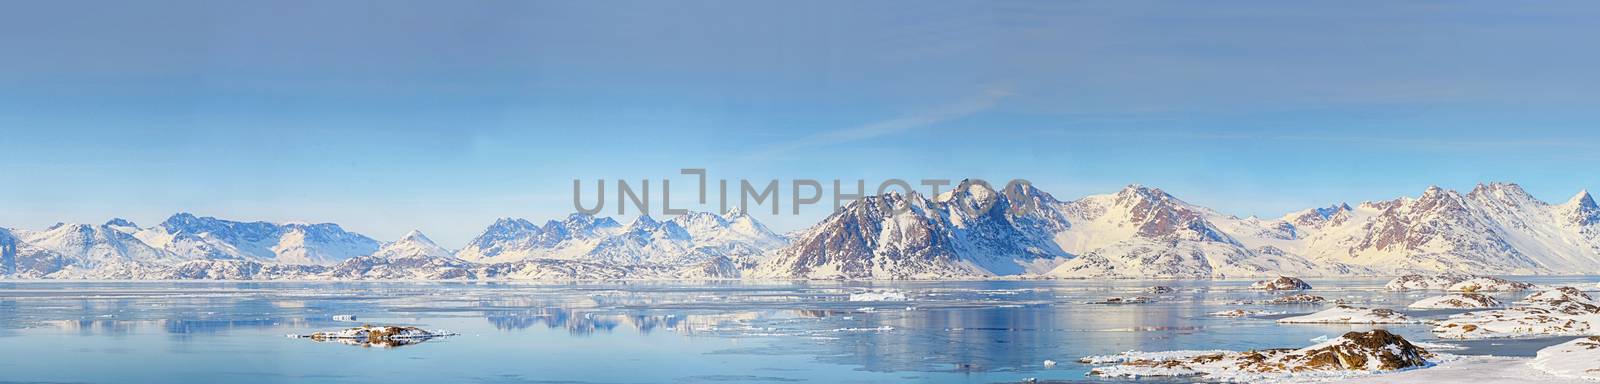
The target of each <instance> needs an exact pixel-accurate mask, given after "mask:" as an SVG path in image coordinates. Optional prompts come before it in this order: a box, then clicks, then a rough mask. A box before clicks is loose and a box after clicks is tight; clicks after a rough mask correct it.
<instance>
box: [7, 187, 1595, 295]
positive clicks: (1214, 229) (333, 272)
mask: <svg viewBox="0 0 1600 384" xmlns="http://www.w3.org/2000/svg"><path fill="white" fill-rule="evenodd" d="M1597 268H1600V206H1597V205H1596V203H1595V201H1594V198H1593V197H1592V196H1590V195H1589V193H1588V192H1580V193H1578V194H1577V195H1575V196H1573V197H1572V198H1570V199H1567V201H1566V202H1564V203H1560V204H1551V203H1546V202H1543V201H1540V200H1538V199H1536V198H1534V197H1533V196H1531V195H1529V194H1528V193H1527V192H1526V191H1524V190H1523V189H1522V188H1521V187H1520V186H1518V185H1516V184H1510V183H1489V184H1482V185H1479V186H1477V187H1476V188H1473V189H1472V191H1470V192H1468V193H1465V194H1462V193H1459V192H1456V191H1451V190H1446V189H1443V188H1439V187H1431V188H1428V189H1427V190H1425V191H1423V192H1422V193H1421V194H1420V195H1418V196H1415V197H1401V198H1397V199H1392V200H1384V201H1374V202H1365V203H1361V204H1356V205H1351V204H1344V203H1339V204H1332V205H1329V206H1327V207H1323V208H1312V209H1306V210H1302V211H1297V212H1292V213H1289V214H1287V215H1284V216H1282V217H1278V218H1258V217H1246V218H1240V217H1236V216H1230V215H1226V214H1223V213H1220V212H1217V211H1214V210H1211V209H1209V208H1205V207H1203V206H1199V205H1196V204H1192V203H1189V202H1186V201H1184V200H1181V199H1179V198H1177V197H1175V196H1173V195H1171V194H1169V193H1167V192H1165V191H1163V190H1161V189H1158V188H1150V187H1145V186H1140V185H1130V186H1128V187H1126V188H1123V189H1122V190H1120V191H1118V192H1116V193H1112V194H1105V195H1094V196H1088V197H1084V198H1081V199H1077V200H1071V201H1061V200H1057V199H1056V198H1055V197H1053V196H1051V195H1049V194H1048V193H1045V192H1044V191H1041V190H1038V189H1036V188H1033V187H1032V186H1029V185H1024V184H1018V185H1010V186H1007V187H1006V188H1005V189H1002V190H995V189H993V188H991V187H989V186H988V185H985V184H982V183H973V182H965V181H964V182H962V183H961V184H959V185H957V186H956V187H955V188H953V189H952V190H950V191H948V192H945V193H942V194H939V195H938V196H932V197H928V196H923V195H920V194H917V193H914V192H913V193H907V194H898V193H891V194H885V195H880V196H869V197H866V198H864V199H860V200H857V201H855V202H852V203H851V204H849V205H847V206H845V207H843V208H842V209H840V210H838V211H836V212H834V213H833V214H832V215H830V216H828V217H827V218H825V219H824V220H822V221H821V222H819V223H818V224H816V225H814V226H812V227H810V228H806V229H803V230H800V231H796V232H794V233H793V234H792V235H790V236H787V237H786V236H783V235H778V234H776V233H773V232H772V231H771V230H770V229H768V228H767V227H766V226H764V225H762V224H761V223H759V222H758V221H756V220H755V219H754V218H752V217H750V216H749V215H746V214H745V213H743V212H740V211H737V210H735V211H731V212H727V213H724V214H714V213H705V212H696V213H690V214H686V215H681V216H676V217H672V218H670V219H665V220H661V219H656V218H654V217H650V216H640V217H637V218H635V219H633V220H631V221H629V222H628V223H627V224H622V223H619V222H618V221H616V220H613V219H611V218H606V217H594V216H589V215H581V214H575V215H571V216H568V217H566V218H563V219H562V220H551V221H548V222H545V223H544V224H542V225H541V224H534V223H533V222H530V221H528V220H523V219H511V218H507V219H500V220H498V221H496V222H494V223H493V224H492V225H490V226H489V227H487V228H486V229H485V230H484V232H483V233H482V234H480V235H478V236H477V237H476V238H474V239H472V241H471V242H469V243H467V244H466V245H465V246H464V247H462V248H461V249H460V250H459V251H455V252H451V251H450V250H448V249H447V248H445V247H441V246H439V245H438V244H436V243H434V242H433V241H432V240H430V239H428V238H427V236H425V235H423V234H422V233H421V232H418V231H412V232H411V233H408V234H406V235H405V236H403V237H401V238H400V239H398V240H396V241H394V242H389V243H379V242H378V241H376V240H373V239H371V238H369V237H366V236H363V235H360V234H356V233H352V232H348V231H345V230H344V229H343V228H341V227H339V226H338V225H336V224H326V223H325V224H300V223H287V224H278V223H269V222H260V221H257V222H241V221H230V220H223V219H217V218H212V217H198V216H195V215H191V214H187V213H180V214H176V215H173V216H172V217H170V218H168V219H167V220H165V221H163V222H162V223H160V224H158V225H155V226H152V227H139V226H138V225H136V224H134V223H133V222H131V221H128V220H123V219H112V220H110V221H107V222H105V223H104V224H100V225H91V224H57V225H54V226H51V227H49V228H46V229H43V230H38V231H29V230H19V229H6V228H0V276H4V277H9V278H98V279H165V278H201V279H217V278H223V279H287V278H292V279H430V280H431V279H617V278H637V279H661V278H688V279H730V278H756V279H946V278H963V279H964V278H992V277H1004V276H1019V277H1028V278H1235V277H1236V278H1244V277H1275V276H1278V275H1291V276H1351V275H1365V276H1372V275H1404V274H1437V273H1450V272H1458V273H1473V274H1581V273H1587V272H1589V271H1593V270H1595V269H1597Z"/></svg>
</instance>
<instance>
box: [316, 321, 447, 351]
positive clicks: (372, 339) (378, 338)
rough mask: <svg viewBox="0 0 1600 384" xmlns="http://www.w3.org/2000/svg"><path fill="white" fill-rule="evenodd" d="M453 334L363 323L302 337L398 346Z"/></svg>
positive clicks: (365, 344)
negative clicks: (358, 325)
mask: <svg viewBox="0 0 1600 384" xmlns="http://www.w3.org/2000/svg"><path fill="white" fill-rule="evenodd" d="M453 335H455V334H454V333H450V332H444V331H429V330H425V329H422V328H417V327H408V326H371V325H363V326H360V327H355V328H347V329H341V330H337V331H328V332H316V333H312V334H310V335H306V336H304V337H306V338H309V339H311V340H316V341H335V342H341V343H345V344H352V345H361V346H380V347H398V346H402V345H410V344H416V343H420V342H423V341H427V340H429V339H433V338H437V337H445V336H453Z"/></svg>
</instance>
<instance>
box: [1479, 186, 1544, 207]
mask: <svg viewBox="0 0 1600 384" xmlns="http://www.w3.org/2000/svg"><path fill="white" fill-rule="evenodd" d="M1467 198H1468V199H1472V200H1477V201H1483V202H1492V203H1493V204H1509V205H1527V204H1534V205H1544V202H1541V201H1539V199H1536V198H1534V197H1533V195H1531V194H1528V191H1525V190H1523V189H1522V186H1521V185H1517V184H1516V183H1489V184H1478V186H1477V187H1473V188H1472V192H1468V193H1467Z"/></svg>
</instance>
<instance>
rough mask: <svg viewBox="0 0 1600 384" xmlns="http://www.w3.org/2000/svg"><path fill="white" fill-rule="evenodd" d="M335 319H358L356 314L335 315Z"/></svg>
mask: <svg viewBox="0 0 1600 384" xmlns="http://www.w3.org/2000/svg"><path fill="white" fill-rule="evenodd" d="M333 321H356V315H333Z"/></svg>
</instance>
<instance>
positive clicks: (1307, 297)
mask: <svg viewBox="0 0 1600 384" xmlns="http://www.w3.org/2000/svg"><path fill="white" fill-rule="evenodd" d="M1325 301H1328V299H1326V298H1323V297H1322V296H1317V295H1311V294H1305V293H1296V294H1293V295H1284V296H1278V297H1275V298H1273V299H1272V300H1271V301H1268V302H1267V304H1274V305H1284V304H1322V303H1323V302H1325Z"/></svg>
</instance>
